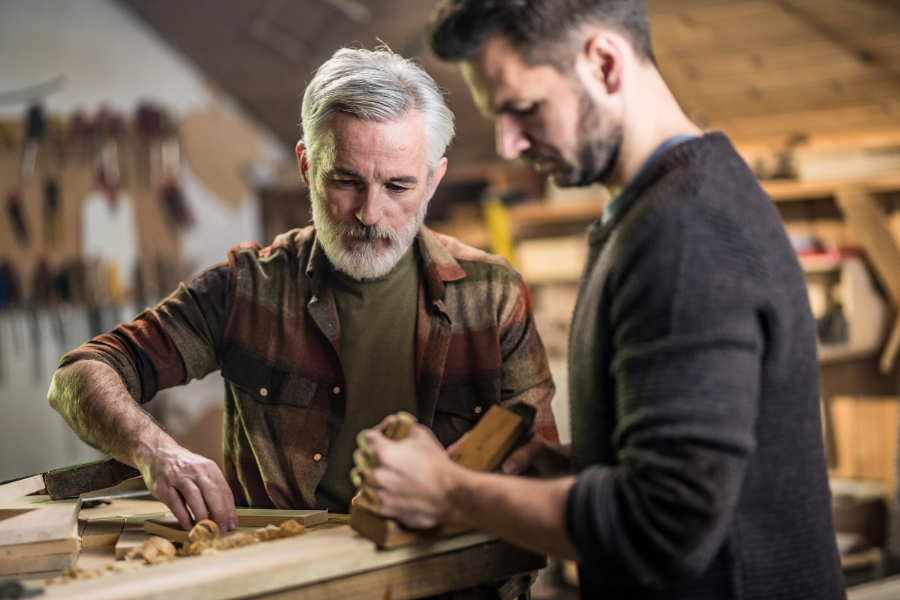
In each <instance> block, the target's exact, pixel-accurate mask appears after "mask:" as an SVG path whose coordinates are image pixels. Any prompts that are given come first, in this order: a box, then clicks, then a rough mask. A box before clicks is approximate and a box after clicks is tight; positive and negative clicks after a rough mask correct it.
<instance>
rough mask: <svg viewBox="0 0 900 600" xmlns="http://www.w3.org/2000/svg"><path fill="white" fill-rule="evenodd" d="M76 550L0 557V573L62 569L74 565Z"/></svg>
mask: <svg viewBox="0 0 900 600" xmlns="http://www.w3.org/2000/svg"><path fill="white" fill-rule="evenodd" d="M77 558H78V552H77V551H76V552H68V553H65V554H48V555H45V556H26V557H20V558H4V559H0V575H23V574H26V573H42V572H44V571H62V570H63V569H71V568H72V567H74V566H75V561H76V560H77Z"/></svg>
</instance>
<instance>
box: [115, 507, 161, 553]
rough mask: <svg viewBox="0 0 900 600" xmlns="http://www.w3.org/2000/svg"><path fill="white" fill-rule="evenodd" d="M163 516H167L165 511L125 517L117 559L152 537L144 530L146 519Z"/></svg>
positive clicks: (117, 544)
mask: <svg viewBox="0 0 900 600" xmlns="http://www.w3.org/2000/svg"><path fill="white" fill-rule="evenodd" d="M162 516H165V513H156V514H149V515H134V516H131V517H128V518H127V519H125V524H124V525H123V527H122V533H121V534H120V535H119V541H117V542H116V560H121V559H123V558H125V556H127V555H128V553H129V552H131V550H132V549H133V548H137V547H138V546H140V545H141V544H143V543H144V542H145V541H147V540H148V539H150V537H151V535H150V534H149V533H146V532H145V531H144V521H146V520H147V519H154V518H157V517H162Z"/></svg>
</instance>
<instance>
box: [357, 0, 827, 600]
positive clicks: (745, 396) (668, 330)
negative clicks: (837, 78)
mask: <svg viewBox="0 0 900 600" xmlns="http://www.w3.org/2000/svg"><path fill="white" fill-rule="evenodd" d="M436 14H437V16H436V18H435V20H434V22H433V23H432V28H431V31H430V34H431V35H430V41H431V44H432V48H433V49H434V50H435V51H436V52H437V54H438V55H439V56H441V57H443V58H445V59H450V60H454V61H459V62H461V63H462V64H461V66H462V72H463V75H464V77H465V78H466V80H467V82H468V84H469V87H470V88H471V91H472V95H473V97H474V99H475V102H476V104H477V105H478V106H479V108H481V110H482V111H483V112H484V113H485V114H486V115H487V116H488V117H490V118H492V119H493V120H494V121H495V122H496V124H497V146H498V149H499V150H500V152H501V153H502V154H503V156H504V157H507V158H514V157H516V156H521V157H522V158H524V159H525V160H527V161H528V162H530V163H532V164H533V165H534V166H535V167H536V168H538V169H540V170H541V171H544V172H547V173H549V174H551V175H552V176H553V177H554V179H555V180H556V182H557V183H559V184H560V185H572V186H578V185H588V184H591V183H594V182H602V183H606V184H610V185H612V186H614V187H617V188H621V189H622V191H621V192H620V193H619V194H618V195H617V196H616V198H615V199H614V200H612V201H611V202H610V203H609V205H607V207H606V209H605V212H604V215H603V218H602V219H600V220H599V221H598V222H597V223H596V224H595V225H594V226H593V227H592V228H591V229H590V231H589V233H588V243H589V254H588V263H587V267H586V269H585V271H584V277H583V279H582V284H581V291H580V293H579V298H578V303H577V308H576V309H575V313H574V316H573V321H572V334H571V337H570V342H569V390H570V400H571V414H572V445H571V447H568V448H561V447H554V448H549V447H543V446H540V445H539V444H532V445H531V446H529V447H526V449H524V450H523V451H521V452H519V453H518V454H516V455H514V456H513V457H512V458H511V459H510V460H509V461H507V463H506V464H505V465H504V470H505V471H506V472H507V473H516V472H520V471H521V470H522V468H523V467H524V466H526V465H527V464H528V463H529V462H531V461H532V460H533V459H534V458H535V457H536V456H543V457H544V458H547V457H554V458H556V459H558V461H557V462H561V463H565V462H567V461H568V459H569V458H571V465H570V467H571V468H570V470H562V471H561V473H558V474H559V475H560V476H558V477H556V478H550V479H543V480H530V479H523V478H517V477H505V476H502V475H494V474H485V473H475V472H471V471H466V470H465V469H463V468H461V467H459V466H458V465H456V464H455V463H453V462H451V461H450V460H449V459H448V457H447V456H446V453H444V452H443V451H442V450H441V448H440V447H439V446H438V445H437V444H435V443H434V442H433V440H431V439H430V438H431V436H430V435H429V433H428V432H427V430H424V429H422V428H418V429H416V430H414V431H413V433H412V434H411V435H410V436H409V437H408V438H407V439H406V440H404V441H401V442H393V441H391V440H388V439H387V438H385V437H384V436H383V435H381V434H380V433H379V431H377V430H370V431H366V432H364V433H363V434H361V436H360V442H361V446H362V448H361V451H360V452H359V453H358V458H359V463H358V464H359V471H358V473H357V477H356V479H357V481H358V482H359V483H360V486H361V488H362V489H363V491H364V495H362V496H360V497H359V499H358V500H355V502H358V503H360V504H362V505H368V506H369V507H372V508H375V509H376V510H378V511H380V512H381V513H382V514H384V515H386V516H391V517H396V518H399V519H400V520H401V521H403V522H405V523H407V524H410V525H417V526H433V525H435V524H436V523H441V522H451V523H459V524H463V525H466V526H470V527H478V528H481V529H484V530H485V531H488V532H491V533H494V534H496V535H498V536H502V537H504V538H506V539H508V540H511V541H513V542H516V543H519V544H522V545H523V546H526V547H529V548H533V549H535V550H539V551H542V552H546V553H550V554H556V555H558V556H563V557H567V558H571V559H574V560H578V561H579V562H580V571H579V573H580V582H581V594H582V597H583V598H591V599H593V598H610V599H612V598H660V599H662V598H691V599H694V600H702V599H713V598H716V599H724V598H744V599H750V598H758V599H760V600H762V599H769V598H840V597H842V596H843V583H842V578H841V572H840V566H839V562H838V556H837V550H836V545H835V538H834V532H833V529H832V522H831V506H830V494H829V490H828V480H827V473H826V469H825V461H824V451H823V440H822V432H821V421H820V413H819V390H818V364H817V361H816V341H815V329H814V323H813V319H812V316H811V314H810V310H809V305H808V301H807V296H806V286H805V283H804V279H803V274H802V272H801V269H800V266H799V264H798V261H797V258H796V255H795V253H794V251H793V249H792V247H791V244H790V243H789V241H788V239H787V236H786V234H785V232H784V227H783V225H782V223H781V221H780V219H779V217H778V214H777V212H776V211H775V210H774V208H773V207H772V203H771V201H770V200H769V199H768V198H767V197H766V195H765V193H764V192H763V191H762V190H761V189H760V187H759V185H758V184H757V182H756V180H755V178H754V177H753V174H752V173H751V172H750V170H749V169H748V168H747V166H746V165H745V164H744V162H743V161H742V160H741V158H740V156H738V154H737V153H736V152H735V150H734V148H733V147H732V146H731V144H730V142H729V141H728V139H727V138H726V137H725V136H724V135H723V134H721V133H718V132H715V133H706V134H704V132H702V131H700V129H698V128H697V127H696V126H695V125H694V124H693V123H692V122H691V121H690V120H689V119H688V118H687V117H686V116H685V114H684V112H683V111H682V110H681V108H680V107H679V105H678V103H677V101H676V100H675V98H674V96H673V95H672V93H671V91H670V90H669V88H668V87H667V86H666V84H665V81H664V80H663V78H662V76H661V75H660V73H659V71H658V70H657V68H656V64H655V61H654V58H653V53H652V51H651V45H650V32H649V22H648V18H647V14H646V11H645V10H644V7H643V5H642V4H641V3H640V0H445V1H444V2H442V4H441V6H440V8H439V10H438V12H437V13H436Z"/></svg>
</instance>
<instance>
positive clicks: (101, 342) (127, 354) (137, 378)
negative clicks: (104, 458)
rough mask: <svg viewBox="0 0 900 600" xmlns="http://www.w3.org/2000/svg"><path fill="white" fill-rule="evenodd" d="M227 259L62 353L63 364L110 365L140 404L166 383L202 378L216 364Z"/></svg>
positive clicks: (229, 295)
mask: <svg viewBox="0 0 900 600" xmlns="http://www.w3.org/2000/svg"><path fill="white" fill-rule="evenodd" d="M231 279H232V277H231V273H230V267H229V264H228V263H222V264H220V265H217V266H215V267H212V268H210V269H207V270H206V271H204V272H203V273H201V274H200V275H197V276H196V277H194V278H193V279H192V280H191V281H189V282H188V283H187V285H185V284H181V285H180V286H179V287H178V289H177V290H175V291H174V292H173V293H172V294H171V295H170V296H169V297H167V298H165V299H164V300H162V301H161V302H160V303H159V304H157V305H156V307H155V308H153V309H150V308H148V309H146V310H144V311H143V312H142V313H141V314H139V315H138V316H137V317H135V319H134V320H133V321H131V322H130V323H123V324H120V325H118V326H116V328H115V329H113V331H112V332H110V333H106V334H102V335H99V336H97V337H95V338H94V339H92V340H89V341H88V342H86V343H85V344H83V345H82V346H80V347H79V348H76V349H75V350H73V351H72V352H69V353H68V354H66V355H65V356H63V358H62V360H61V361H60V364H59V366H60V367H63V366H66V365H68V364H71V363H74V362H76V361H79V360H97V361H100V362H102V363H105V364H107V365H109V366H110V367H112V368H113V369H114V370H115V371H116V372H117V373H118V375H119V377H121V378H122V381H123V382H124V384H125V387H126V389H127V390H128V392H129V394H131V396H132V398H134V399H135V400H136V401H137V402H139V403H141V404H143V403H145V402H149V401H150V400H152V399H153V397H154V396H155V395H156V393H157V392H158V391H159V390H161V389H165V388H169V387H173V386H176V385H183V384H185V383H187V382H188V381H190V380H191V379H200V378H202V377H204V376H205V375H206V374H208V373H210V372H212V371H214V370H216V369H218V368H219V348H220V346H221V343H222V338H223V334H224V330H225V323H226V320H227V316H228V313H229V312H230V310H231V302H232V299H233V297H234V285H233V283H232V281H231Z"/></svg>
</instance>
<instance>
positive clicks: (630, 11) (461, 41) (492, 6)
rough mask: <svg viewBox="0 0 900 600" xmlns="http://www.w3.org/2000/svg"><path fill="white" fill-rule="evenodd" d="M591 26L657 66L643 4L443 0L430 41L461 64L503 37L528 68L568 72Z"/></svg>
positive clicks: (623, 0)
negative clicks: (608, 31) (582, 34)
mask: <svg viewBox="0 0 900 600" xmlns="http://www.w3.org/2000/svg"><path fill="white" fill-rule="evenodd" d="M588 24H597V25H604V26H606V27H609V28H610V29H613V30H614V31H616V32H617V33H619V34H621V35H622V36H624V37H625V38H626V39H628V41H629V42H631V45H632V47H633V48H634V51H635V54H637V55H638V57H640V58H641V59H643V60H648V61H650V62H652V63H653V64H656V59H655V58H654V56H653V50H652V48H651V45H650V20H649V19H648V17H647V10H646V8H645V7H644V4H643V2H641V0H442V2H441V3H440V4H439V5H438V7H437V8H436V9H435V12H434V14H433V15H432V17H431V21H430V22H429V25H428V32H427V36H428V43H429V45H430V46H431V49H432V50H433V51H434V53H435V54H437V55H438V57H440V58H442V59H444V60H449V61H454V62H460V61H463V60H467V59H468V58H470V57H471V56H472V55H473V54H474V53H475V52H476V51H477V50H478V48H479V47H481V45H482V44H483V43H484V42H485V41H486V40H487V39H488V38H489V37H491V36H492V35H497V34H499V35H502V36H505V37H506V38H508V39H509V40H510V42H511V43H512V44H513V47H514V48H515V49H516V50H517V51H518V52H519V54H520V55H521V56H522V60H523V61H524V62H525V63H526V64H530V65H536V64H550V65H553V66H554V67H556V68H557V69H558V70H560V71H562V72H566V71H568V70H569V69H570V68H571V66H572V65H573V64H574V59H575V53H574V52H573V51H572V44H573V43H574V42H576V41H577V42H580V40H576V39H575V38H576V36H577V32H578V29H579V28H580V27H582V26H584V25H588Z"/></svg>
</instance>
